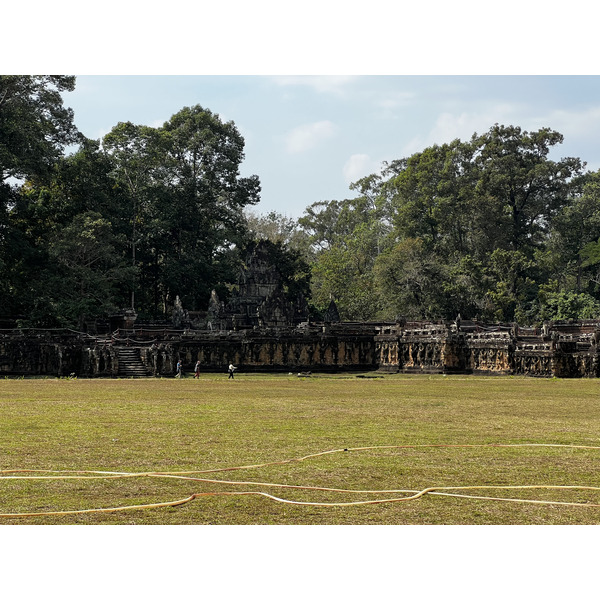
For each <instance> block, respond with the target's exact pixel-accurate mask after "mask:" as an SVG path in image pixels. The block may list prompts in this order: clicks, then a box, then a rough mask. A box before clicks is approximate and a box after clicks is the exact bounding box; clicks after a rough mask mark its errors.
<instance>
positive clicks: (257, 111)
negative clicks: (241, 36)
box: [65, 75, 600, 218]
mask: <svg viewBox="0 0 600 600" xmlns="http://www.w3.org/2000/svg"><path fill="white" fill-rule="evenodd" d="M65 104H66V105H67V106H70V107H71V108H73V110H74V113H75V123H76V125H77V126H78V128H79V129H80V131H82V132H83V133H84V134H85V135H86V136H87V137H89V138H92V139H100V138H101V137H102V136H104V135H105V134H106V133H108V132H109V131H110V130H111V129H112V127H114V126H115V125H116V124H117V123H118V122H120V121H132V122H133V123H136V124H140V125H141V124H143V125H150V126H154V127H159V126H161V125H162V124H163V123H164V122H165V121H166V120H168V119H169V118H170V117H171V116H172V115H173V114H175V113H176V112H177V111H179V110H180V109H181V108H183V107H184V106H193V105H196V104H200V105H201V106H203V107H204V108H207V109H209V110H211V111H212V112H213V113H217V114H218V115H219V116H220V118H221V119H222V120H224V121H233V122H234V123H235V125H236V127H237V128H238V130H239V131H240V133H241V134H242V136H243V137H244V140H245V143H246V145H245V159H244V161H243V163H242V165H241V169H240V171H241V174H242V175H243V176H248V175H252V174H255V175H258V177H259V179H260V181H261V186H262V192H261V201H260V203H259V204H258V205H256V206H255V207H253V210H255V211H256V212H259V213H268V212H270V211H277V212H279V213H282V214H285V215H286V216H289V217H294V218H296V217H300V216H301V215H302V214H303V212H304V210H305V208H306V207H307V206H309V205H310V204H312V203H314V202H319V201H327V200H342V199H345V198H351V197H354V196H355V195H356V194H355V192H354V191H352V190H350V188H349V186H350V184H351V183H352V182H355V181H357V180H358V179H360V178H361V177H363V176H366V175H369V174H371V173H376V172H379V171H380V169H381V166H382V163H383V162H384V161H388V162H389V161H392V160H395V159H399V158H403V157H408V156H410V155H411V154H413V153H415V152H419V151H421V150H423V149H424V148H426V147H428V146H431V145H433V144H442V143H445V142H450V141H452V140H453V139H456V138H460V139H462V140H468V139H469V138H470V137H471V136H472V135H473V134H474V133H476V132H477V133H484V132H485V131H487V130H488V129H489V128H490V127H492V126H493V125H494V124H495V123H500V124H503V125H517V126H519V127H521V128H522V129H523V130H526V131H535V130H537V129H540V128H542V127H550V128H551V129H554V130H556V131H559V132H560V133H562V134H563V136H564V142H563V144H561V145H560V146H557V147H555V149H553V152H552V154H551V157H552V158H554V159H558V158H561V157H563V156H577V157H579V158H581V159H582V160H584V161H586V162H587V168H588V169H591V170H597V169H599V168H600V145H599V144H598V143H597V140H598V139H600V77H599V76H548V75H546V76H539V75H537V76H532V75H518V76H505V75H495V76H494V75H491V76H489V75H488V76H478V75H465V76H453V75H442V76H436V75H429V76H407V75H383V76H382V75H367V76H353V75H344V76H327V75H317V76H306V75H304V76H303V75H291V76H286V75H280V76H268V75H200V76H197V75H180V76H175V75H171V76H157V75H145V76H128V75H121V76H113V75H110V76H109V75H91V76H90V75H85V76H77V85H76V89H75V91H74V92H69V93H66V94H65Z"/></svg>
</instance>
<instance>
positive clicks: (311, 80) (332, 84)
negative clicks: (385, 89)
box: [273, 75, 358, 94]
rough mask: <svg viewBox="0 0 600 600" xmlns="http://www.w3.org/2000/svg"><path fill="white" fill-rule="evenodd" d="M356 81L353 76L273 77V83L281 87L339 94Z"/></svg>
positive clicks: (355, 77)
mask: <svg viewBox="0 0 600 600" xmlns="http://www.w3.org/2000/svg"><path fill="white" fill-rule="evenodd" d="M356 79H358V77H357V76H355V75H290V76H280V77H273V81H274V82H275V83H276V84H277V85H279V86H282V87H286V86H306V87H310V88H312V89H313V90H314V91H316V92H320V93H329V94H332V93H333V94H340V93H343V92H344V90H345V88H346V86H347V85H348V84H349V83H353V82H354V81H356Z"/></svg>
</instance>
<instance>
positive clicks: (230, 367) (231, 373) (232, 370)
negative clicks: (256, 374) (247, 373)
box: [227, 363, 237, 379]
mask: <svg viewBox="0 0 600 600" xmlns="http://www.w3.org/2000/svg"><path fill="white" fill-rule="evenodd" d="M236 369H237V367H234V366H233V364H231V363H230V364H229V369H228V371H229V377H228V378H227V379H233V372H234V371H235V370H236Z"/></svg>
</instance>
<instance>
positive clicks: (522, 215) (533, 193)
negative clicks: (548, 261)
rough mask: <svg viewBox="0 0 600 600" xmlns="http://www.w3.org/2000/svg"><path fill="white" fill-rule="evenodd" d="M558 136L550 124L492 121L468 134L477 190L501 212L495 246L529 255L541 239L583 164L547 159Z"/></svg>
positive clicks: (578, 161) (561, 139)
mask: <svg viewBox="0 0 600 600" xmlns="http://www.w3.org/2000/svg"><path fill="white" fill-rule="evenodd" d="M562 141H563V136H562V135H561V134H560V133H558V132H556V131H553V130H551V129H549V128H542V129H540V130H538V131H534V132H531V133H529V132H527V131H521V128H520V127H512V126H511V127H505V126H503V125H498V124H496V125H494V126H493V127H492V128H491V129H490V130H489V132H487V133H486V134H483V135H481V136H473V142H474V143H475V144H476V145H477V148H478V150H477V156H476V159H475V163H476V166H477V169H478V181H477V193H478V196H479V197H485V198H490V199H492V202H493V205H494V206H496V207H497V208H499V209H500V210H501V211H502V214H503V215H504V219H503V222H502V227H501V229H499V230H498V241H497V247H498V248H502V249H504V250H513V251H523V252H525V254H527V255H528V256H529V257H530V258H531V257H532V256H533V251H534V249H535V248H536V247H539V246H540V245H541V244H543V242H544V240H545V236H546V235H547V233H548V230H549V227H550V225H551V223H552V220H553V218H554V217H555V216H556V215H557V214H558V213H559V212H560V210H561V209H562V208H563V206H564V205H565V204H566V203H567V199H568V195H569V192H570V189H571V183H572V180H573V178H575V177H577V176H579V175H580V174H581V172H582V169H583V166H584V165H583V163H582V162H581V160H580V159H579V158H563V159H561V160H559V161H558V162H555V161H552V160H550V159H548V153H549V151H550V149H551V148H552V147H553V146H555V145H557V144H560V143H562Z"/></svg>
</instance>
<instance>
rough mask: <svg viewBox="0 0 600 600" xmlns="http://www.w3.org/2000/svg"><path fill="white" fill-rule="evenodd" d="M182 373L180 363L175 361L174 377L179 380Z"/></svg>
mask: <svg viewBox="0 0 600 600" xmlns="http://www.w3.org/2000/svg"><path fill="white" fill-rule="evenodd" d="M182 373H183V371H182V367H181V361H180V360H178V361H177V373H176V374H175V377H179V378H180V379H181V375H182Z"/></svg>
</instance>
